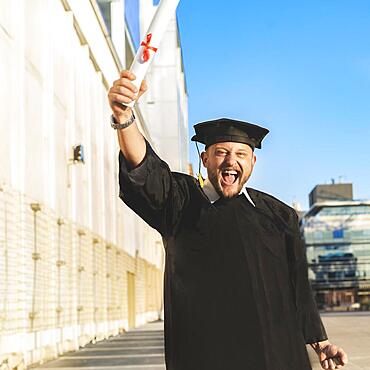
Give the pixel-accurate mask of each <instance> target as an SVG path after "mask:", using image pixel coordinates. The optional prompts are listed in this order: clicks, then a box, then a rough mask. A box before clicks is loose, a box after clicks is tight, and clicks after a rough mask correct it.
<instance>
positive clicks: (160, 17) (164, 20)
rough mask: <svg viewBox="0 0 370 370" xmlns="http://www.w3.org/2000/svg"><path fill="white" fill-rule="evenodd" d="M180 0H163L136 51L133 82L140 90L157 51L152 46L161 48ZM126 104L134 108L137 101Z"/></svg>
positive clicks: (131, 68)
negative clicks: (144, 57)
mask: <svg viewBox="0 0 370 370" xmlns="http://www.w3.org/2000/svg"><path fill="white" fill-rule="evenodd" d="M179 2H180V0H161V2H160V3H159V5H158V9H157V11H156V13H155V15H154V17H153V19H152V22H151V24H150V26H149V28H148V31H147V32H146V34H145V37H144V40H142V42H141V45H140V47H139V49H138V51H137V52H136V55H135V58H134V61H133V62H132V64H131V67H130V72H132V73H133V74H134V75H135V76H136V80H134V81H132V83H133V84H134V85H135V86H136V88H137V89H138V91H139V89H140V86H141V83H142V81H143V79H144V77H145V75H146V72H147V71H148V68H149V67H150V65H151V63H152V61H153V58H154V56H155V53H156V52H155V51H154V50H152V49H150V48H154V49H158V48H159V45H160V43H161V40H162V38H163V35H164V33H165V32H166V29H167V26H168V23H169V22H170V20H171V17H172V16H173V14H174V12H175V10H176V8H177V5H178V3H179ZM148 35H151V37H149V38H150V41H149V42H148ZM145 43H146V44H149V46H150V48H147V47H146V46H144V45H143V44H145ZM145 50H147V54H148V53H149V54H148V56H149V59H148V60H147V61H144V59H143V54H144V51H145ZM124 105H126V106H128V107H131V108H132V107H133V106H134V105H135V101H133V102H131V103H129V104H124Z"/></svg>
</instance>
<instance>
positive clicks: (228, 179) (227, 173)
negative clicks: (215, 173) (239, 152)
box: [221, 170, 239, 185]
mask: <svg viewBox="0 0 370 370" xmlns="http://www.w3.org/2000/svg"><path fill="white" fill-rule="evenodd" d="M221 176H222V180H223V182H224V183H225V185H233V184H234V183H235V182H236V180H237V179H238V177H239V173H238V171H235V170H224V171H222V172H221Z"/></svg>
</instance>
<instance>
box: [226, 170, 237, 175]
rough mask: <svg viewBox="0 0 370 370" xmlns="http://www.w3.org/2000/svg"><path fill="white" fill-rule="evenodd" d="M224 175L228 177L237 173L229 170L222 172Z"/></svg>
mask: <svg viewBox="0 0 370 370" xmlns="http://www.w3.org/2000/svg"><path fill="white" fill-rule="evenodd" d="M223 172H224V173H227V174H229V175H237V174H238V173H237V172H236V171H229V170H226V171H223Z"/></svg>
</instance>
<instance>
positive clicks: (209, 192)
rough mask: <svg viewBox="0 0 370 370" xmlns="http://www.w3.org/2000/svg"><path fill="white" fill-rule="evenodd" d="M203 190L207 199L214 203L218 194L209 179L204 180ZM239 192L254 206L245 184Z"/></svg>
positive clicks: (218, 197)
mask: <svg viewBox="0 0 370 370" xmlns="http://www.w3.org/2000/svg"><path fill="white" fill-rule="evenodd" d="M203 191H204V194H205V195H206V196H207V198H208V199H209V201H210V202H211V203H214V202H216V200H218V199H220V196H219V195H218V193H217V191H216V189H215V188H214V186H213V185H212V183H211V181H209V179H206V180H204V186H203ZM240 194H244V195H245V197H246V198H247V199H248V200H249V202H250V203H251V204H252V206H253V207H255V206H256V205H255V204H254V202H253V200H252V198H251V197H250V195H249V194H248V191H247V187H246V186H244V187H243V189H242V190H240V193H239V195H240Z"/></svg>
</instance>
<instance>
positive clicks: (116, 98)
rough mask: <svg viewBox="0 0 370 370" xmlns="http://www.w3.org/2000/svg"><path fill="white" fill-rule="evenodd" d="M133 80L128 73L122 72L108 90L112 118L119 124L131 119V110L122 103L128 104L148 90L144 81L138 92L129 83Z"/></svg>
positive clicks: (133, 76) (132, 75)
mask: <svg viewBox="0 0 370 370" xmlns="http://www.w3.org/2000/svg"><path fill="white" fill-rule="evenodd" d="M135 79H136V77H135V75H134V74H133V73H131V72H130V71H122V72H121V73H120V79H119V80H116V81H114V83H113V86H112V87H111V88H110V89H109V93H108V100H109V105H110V107H111V109H112V112H113V116H114V118H115V119H116V121H117V122H119V123H123V122H125V121H127V120H128V119H129V118H130V117H131V109H130V108H129V107H126V106H124V105H122V103H123V104H129V103H131V102H132V101H133V100H138V99H139V98H140V96H141V95H143V94H144V92H145V91H146V90H147V89H148V88H147V85H146V82H145V80H144V81H143V82H142V84H141V86H140V90H139V91H137V88H136V87H135V85H134V84H133V83H132V82H131V81H134V80H135Z"/></svg>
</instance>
